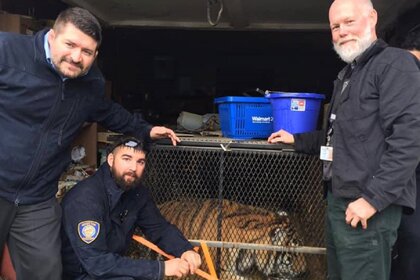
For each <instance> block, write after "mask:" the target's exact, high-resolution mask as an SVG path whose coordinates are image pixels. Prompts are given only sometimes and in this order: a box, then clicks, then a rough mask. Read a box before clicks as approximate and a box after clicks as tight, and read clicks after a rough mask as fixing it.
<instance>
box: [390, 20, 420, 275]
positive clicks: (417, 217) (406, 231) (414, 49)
mask: <svg viewBox="0 0 420 280" xmlns="http://www.w3.org/2000/svg"><path fill="white" fill-rule="evenodd" d="M400 47H401V48H404V49H406V50H408V51H410V52H411V53H412V54H413V55H414V56H416V58H417V64H418V66H419V69H420V24H418V25H417V26H415V27H414V28H412V29H411V30H410V31H409V32H408V35H407V36H406V37H405V39H404V40H403V42H402V43H401V46H400ZM418 141H420V138H419V139H418ZM416 183H417V200H416V204H417V210H416V211H415V212H414V213H413V214H412V215H403V216H402V218H401V224H400V227H399V228H398V238H397V242H396V244H395V248H394V250H393V253H394V256H393V259H392V267H391V278H390V279H391V280H418V279H419V278H420V209H419V205H420V165H418V166H417V169H416Z"/></svg>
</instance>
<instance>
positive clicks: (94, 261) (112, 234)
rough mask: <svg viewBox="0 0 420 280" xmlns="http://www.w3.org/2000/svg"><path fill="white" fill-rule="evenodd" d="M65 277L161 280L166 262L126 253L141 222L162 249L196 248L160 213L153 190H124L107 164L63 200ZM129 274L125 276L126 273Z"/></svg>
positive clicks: (175, 252) (177, 253) (174, 252)
mask: <svg viewBox="0 0 420 280" xmlns="http://www.w3.org/2000/svg"><path fill="white" fill-rule="evenodd" d="M62 208H63V225H62V240H63V249H62V255H63V269H64V275H65V277H64V278H65V279H84V277H86V276H88V275H89V277H91V278H94V279H113V278H118V279H120V278H119V277H127V279H162V278H163V275H164V265H163V263H162V262H159V261H154V260H133V259H130V258H128V257H124V256H122V255H123V254H124V252H125V251H126V249H127V247H128V246H129V243H130V241H131V237H132V234H133V232H134V229H135V227H136V226H138V227H139V228H140V229H141V230H142V232H143V233H144V234H145V236H146V238H147V239H148V240H150V241H152V242H153V243H155V244H156V245H157V246H158V247H160V248H161V249H162V250H163V251H165V252H167V253H169V254H172V255H175V256H178V257H179V256H180V255H182V253H183V252H185V251H187V250H191V249H192V246H191V244H190V243H189V242H188V241H187V240H186V239H185V238H184V236H183V235H182V233H181V232H180V231H179V230H178V229H177V228H176V227H175V226H173V225H171V224H170V223H168V222H167V221H166V220H165V219H164V217H163V216H162V215H161V214H160V212H159V209H158V208H157V207H156V205H155V203H154V201H153V199H152V197H151V195H150V193H149V191H148V189H147V188H146V187H145V186H143V185H140V186H138V187H136V188H134V189H131V190H129V191H126V192H124V191H123V190H122V189H121V188H120V187H118V185H117V184H116V183H115V181H114V179H113V178H112V175H111V171H110V167H109V165H108V164H107V163H104V164H103V165H102V166H101V167H100V168H99V170H98V171H97V173H96V174H94V175H93V176H91V177H90V178H88V179H86V180H84V181H82V182H80V183H79V184H77V185H76V186H75V187H74V188H73V189H71V190H70V191H69V192H68V193H67V194H66V196H65V198H64V200H63V201H62ZM124 279H126V278H124Z"/></svg>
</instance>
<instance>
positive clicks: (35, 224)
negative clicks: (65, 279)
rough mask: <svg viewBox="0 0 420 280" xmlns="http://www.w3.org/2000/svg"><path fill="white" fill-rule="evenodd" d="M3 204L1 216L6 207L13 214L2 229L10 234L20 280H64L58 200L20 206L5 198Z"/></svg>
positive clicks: (3, 224) (12, 252)
mask: <svg viewBox="0 0 420 280" xmlns="http://www.w3.org/2000/svg"><path fill="white" fill-rule="evenodd" d="M0 207H2V209H0V211H1V212H0V213H2V214H1V216H3V212H2V210H3V209H6V210H7V211H8V212H9V213H10V215H11V217H9V218H3V219H2V220H0V222H1V223H2V224H1V231H0V232H2V233H1V235H2V236H3V235H6V238H7V244H8V246H9V251H10V257H11V259H12V263H13V266H14V268H15V271H16V278H17V280H27V279H31V280H60V279H61V274H62V264H61V239H60V226H61V207H60V205H59V204H58V203H57V201H56V199H55V198H52V199H50V200H47V201H44V202H41V203H37V204H33V205H19V206H15V205H14V204H13V203H10V202H7V201H4V200H2V202H1V206H0ZM10 219H11V221H10ZM3 226H4V227H3ZM3 229H5V230H3ZM7 229H9V230H7ZM3 231H4V232H6V233H8V234H4V233H3Z"/></svg>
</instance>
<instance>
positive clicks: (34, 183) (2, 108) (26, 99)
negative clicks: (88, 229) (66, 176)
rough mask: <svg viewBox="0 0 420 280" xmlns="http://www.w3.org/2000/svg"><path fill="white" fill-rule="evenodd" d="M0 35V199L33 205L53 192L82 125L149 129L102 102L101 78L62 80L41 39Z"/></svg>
mask: <svg viewBox="0 0 420 280" xmlns="http://www.w3.org/2000/svg"><path fill="white" fill-rule="evenodd" d="M46 32H47V30H44V31H41V32H39V33H37V34H36V35H34V36H26V35H20V34H13V33H4V32H0V50H1V52H0V128H1V134H2V136H1V137H0V166H1V168H0V197H1V198H4V199H6V200H8V201H10V202H14V203H16V204H33V203H38V202H42V201H45V200H47V199H50V198H51V197H53V196H54V195H55V193H56V192H57V181H58V178H59V176H60V174H61V173H62V172H63V171H64V169H65V168H66V167H67V166H68V164H69V162H70V153H69V151H68V150H69V145H70V144H71V142H72V140H73V139H74V138H75V137H76V135H77V133H78V131H79V129H80V128H81V127H82V125H83V123H84V122H99V123H100V124H101V125H103V126H104V127H106V128H108V129H110V130H113V131H117V132H122V133H131V134H134V135H135V136H137V137H148V134H149V133H150V129H151V126H150V125H149V124H148V123H146V122H145V121H144V120H143V119H142V118H141V117H140V116H138V115H132V114H130V113H129V112H128V111H126V110H125V109H124V108H122V107H121V106H120V105H118V104H116V103H113V102H111V101H107V100H105V99H104V78H103V77H102V74H101V73H100V71H99V69H98V68H97V67H96V66H95V65H93V66H92V68H91V69H90V71H89V73H88V74H87V75H85V76H83V77H80V78H76V79H67V80H65V81H63V80H62V79H61V77H60V76H59V75H58V74H57V72H56V71H55V70H54V69H53V68H52V66H51V65H50V64H49V63H48V62H47V60H46V56H45V50H44V36H45V34H46Z"/></svg>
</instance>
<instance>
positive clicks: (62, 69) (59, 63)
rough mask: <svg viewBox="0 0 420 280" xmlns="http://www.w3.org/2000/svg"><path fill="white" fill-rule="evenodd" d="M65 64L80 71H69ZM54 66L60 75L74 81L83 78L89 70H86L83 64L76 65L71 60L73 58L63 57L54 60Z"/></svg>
mask: <svg viewBox="0 0 420 280" xmlns="http://www.w3.org/2000/svg"><path fill="white" fill-rule="evenodd" d="M64 63H68V64H71V65H72V66H73V67H76V68H78V69H79V70H78V71H69V70H68V69H67V68H66V66H65V65H64ZM53 64H54V66H55V69H56V70H57V71H58V72H59V73H60V75H61V76H63V77H66V78H69V79H74V78H77V77H80V76H83V75H84V74H85V73H86V72H87V70H86V69H84V67H83V64H82V63H76V62H73V61H72V60H71V58H66V57H61V58H59V59H57V60H56V59H53Z"/></svg>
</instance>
